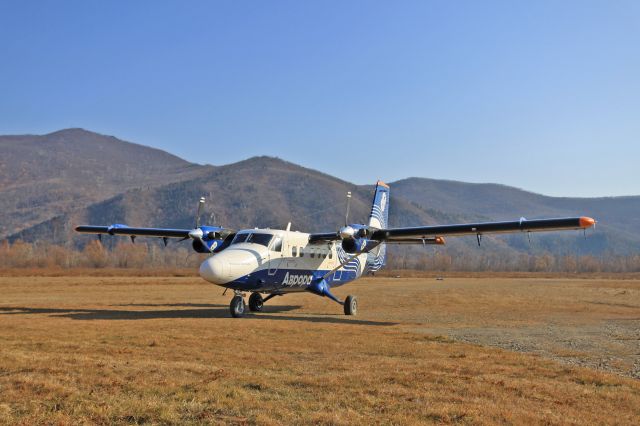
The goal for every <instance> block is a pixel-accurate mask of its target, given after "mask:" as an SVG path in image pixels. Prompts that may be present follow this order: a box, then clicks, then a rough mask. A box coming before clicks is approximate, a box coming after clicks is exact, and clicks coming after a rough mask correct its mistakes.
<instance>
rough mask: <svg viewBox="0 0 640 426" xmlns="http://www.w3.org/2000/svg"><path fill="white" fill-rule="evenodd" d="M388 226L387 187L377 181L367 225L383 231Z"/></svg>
mask: <svg viewBox="0 0 640 426" xmlns="http://www.w3.org/2000/svg"><path fill="white" fill-rule="evenodd" d="M388 224H389V185H387V184H386V183H384V182H382V181H381V180H379V181H378V182H377V183H376V192H375V194H374V195H373V205H372V206H371V214H370V215H369V223H368V225H369V226H370V227H372V228H377V229H383V228H386V227H387V226H388Z"/></svg>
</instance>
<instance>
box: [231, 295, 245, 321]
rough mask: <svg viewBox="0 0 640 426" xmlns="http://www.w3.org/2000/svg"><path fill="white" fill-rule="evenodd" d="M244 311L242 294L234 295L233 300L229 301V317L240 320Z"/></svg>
mask: <svg viewBox="0 0 640 426" xmlns="http://www.w3.org/2000/svg"><path fill="white" fill-rule="evenodd" d="M244 309H245V304H244V298H243V297H242V294H240V293H236V295H235V296H233V299H231V303H230V304H229V310H230V311H231V316H232V317H234V318H240V317H241V316H243V315H244Z"/></svg>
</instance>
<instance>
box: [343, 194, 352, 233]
mask: <svg viewBox="0 0 640 426" xmlns="http://www.w3.org/2000/svg"><path fill="white" fill-rule="evenodd" d="M350 207H351V191H347V213H346V214H345V215H344V226H347V225H348V224H349V208H350Z"/></svg>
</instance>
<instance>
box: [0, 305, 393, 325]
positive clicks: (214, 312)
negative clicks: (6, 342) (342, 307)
mask: <svg viewBox="0 0 640 426" xmlns="http://www.w3.org/2000/svg"><path fill="white" fill-rule="evenodd" d="M114 306H132V307H154V306H158V307H160V306H165V307H191V308H193V307H197V308H202V309H159V310H149V311H128V310H118V309H82V308H78V309H74V308H30V307H23V306H6V307H0V316H1V315H33V314H43V315H47V314H48V315H49V316H52V317H61V318H71V319H74V320H85V321H91V320H148V319H171V318H229V307H228V306H226V305H213V304H203V303H171V304H125V305H114ZM300 307H301V306H296V305H280V306H265V307H264V311H263V313H260V314H257V315H256V314H251V315H247V318H249V319H260V320H284V321H302V322H317V323H331V324H355V325H373V326H392V325H396V324H397V323H394V322H385V321H367V320H357V319H353V318H344V317H342V316H340V317H339V316H337V315H336V317H332V316H326V315H322V314H318V316H311V315H309V314H304V315H301V316H289V315H286V316H285V315H269V314H270V313H271V314H280V313H283V312H289V311H293V310H295V309H299V308H300ZM205 308H206V309H205Z"/></svg>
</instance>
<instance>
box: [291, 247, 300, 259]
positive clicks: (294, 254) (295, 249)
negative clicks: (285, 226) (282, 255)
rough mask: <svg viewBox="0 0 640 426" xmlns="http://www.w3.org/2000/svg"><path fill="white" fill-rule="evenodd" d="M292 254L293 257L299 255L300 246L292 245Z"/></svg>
mask: <svg viewBox="0 0 640 426" xmlns="http://www.w3.org/2000/svg"><path fill="white" fill-rule="evenodd" d="M291 255H292V256H293V257H298V247H291Z"/></svg>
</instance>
